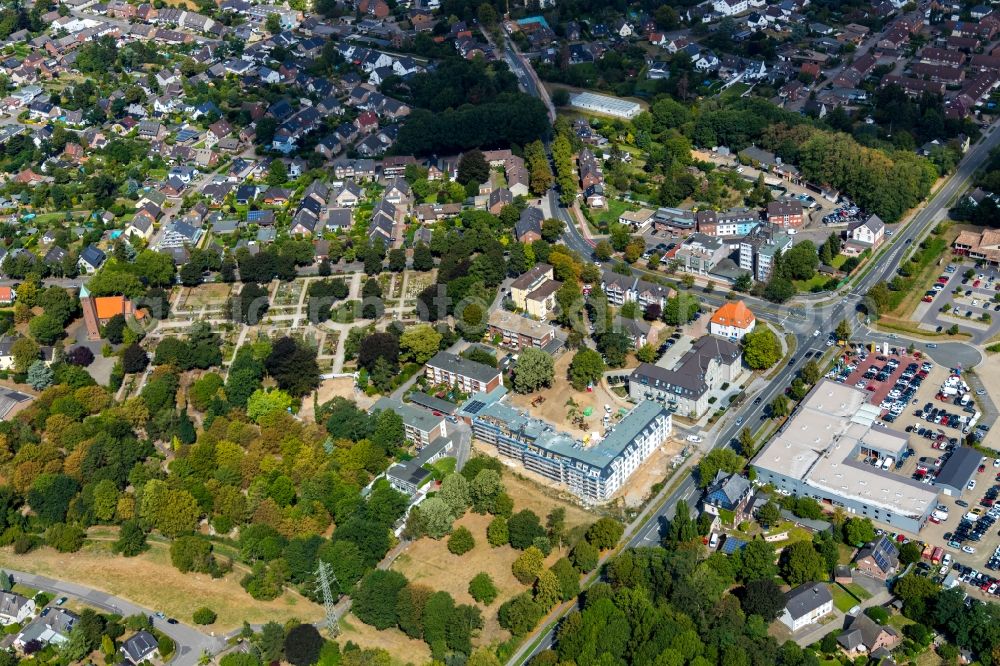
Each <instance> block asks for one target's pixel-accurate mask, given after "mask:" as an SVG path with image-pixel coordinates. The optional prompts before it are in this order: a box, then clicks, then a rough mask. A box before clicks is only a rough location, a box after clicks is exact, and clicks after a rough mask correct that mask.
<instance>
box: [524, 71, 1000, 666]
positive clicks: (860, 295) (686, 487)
mask: <svg viewBox="0 0 1000 666" xmlns="http://www.w3.org/2000/svg"><path fill="white" fill-rule="evenodd" d="M515 74H517V72H515ZM518 78H519V79H521V78H522V77H521V76H518ZM522 85H523V84H522ZM524 87H525V88H526V90H527V91H528V92H532V90H533V86H531V87H529V86H527V85H525V86H524ZM998 144H1000V132H998V131H996V128H995V126H992V127H990V128H989V129H988V131H987V133H986V135H985V137H984V138H983V139H982V140H981V141H980V142H979V143H977V144H976V145H975V146H973V147H971V148H970V150H969V152H968V153H966V155H965V156H964V157H963V159H962V161H961V162H960V163H959V164H958V167H957V168H956V171H955V173H954V174H953V175H952V177H951V178H949V179H948V181H947V182H946V183H945V184H944V185H943V186H942V187H941V188H940V189H939V190H938V191H937V192H936V193H935V194H934V195H933V196H932V197H931V198H930V200H929V201H928V202H927V204H926V205H925V206H924V207H923V208H922V209H921V210H920V211H918V212H917V214H916V215H915V216H914V217H913V219H911V220H910V222H909V223H908V224H907V225H906V226H905V227H903V229H902V230H901V231H900V232H899V233H897V234H896V236H895V237H894V238H893V240H892V242H891V245H890V246H889V248H890V249H889V250H888V251H886V252H885V253H884V254H883V255H882V256H881V257H880V258H879V260H878V265H877V267H876V268H874V269H872V270H870V271H869V272H868V273H867V274H866V275H865V276H864V277H863V278H861V279H860V280H859V281H858V282H857V283H855V284H853V285H852V286H851V288H850V290H849V291H848V292H847V293H845V294H842V295H841V296H840V297H839V298H835V299H833V300H829V301H826V302H819V303H813V302H807V303H804V304H795V303H793V304H791V305H788V306H773V305H770V304H768V305H764V303H763V302H760V301H758V300H757V299H752V298H747V299H746V300H748V301H749V302H751V307H752V308H753V309H754V311H755V313H757V315H758V317H760V318H761V319H764V320H766V321H769V322H772V323H775V324H776V325H777V327H779V330H783V331H785V332H786V333H791V334H792V335H793V336H794V342H795V352H793V355H792V357H791V359H790V360H789V361H787V362H786V365H785V366H784V367H783V368H782V369H781V370H780V372H778V373H777V375H776V376H775V377H774V378H773V380H772V381H771V382H770V383H769V384H768V385H767V388H765V389H764V390H763V391H762V392H760V393H758V394H757V395H756V396H748V399H747V401H746V402H745V403H744V404H743V405H742V406H741V407H739V408H737V409H735V410H732V412H731V413H730V414H728V415H727V416H726V417H724V418H723V420H722V421H720V426H717V427H721V430H719V432H718V433H717V434H716V435H715V437H714V438H710V439H709V442H710V446H711V448H718V447H722V446H727V445H729V444H731V443H733V442H734V440H735V438H736V437H737V435H738V433H739V431H740V429H741V428H743V427H744V426H746V427H750V428H751V430H752V431H754V432H756V431H757V429H758V428H759V426H760V425H761V422H762V420H764V419H766V415H765V410H766V409H767V406H768V404H769V403H770V402H771V400H772V399H773V398H774V396H775V395H777V394H778V393H779V392H781V391H783V390H784V388H785V387H786V386H787V385H788V384H789V383H790V382H791V380H792V379H793V378H794V376H795V374H796V373H797V372H798V370H799V369H800V367H801V366H802V365H803V364H804V363H805V362H806V361H807V359H806V356H805V352H806V351H808V350H812V351H814V352H816V351H818V352H823V351H825V350H826V349H827V348H826V338H827V335H828V333H829V332H831V331H833V329H834V328H836V326H837V323H838V322H840V321H841V320H845V319H846V320H847V321H848V322H849V323H850V325H851V327H852V330H854V329H856V328H857V326H858V321H857V313H858V311H859V308H860V307H861V306H862V304H864V302H865V297H866V294H867V292H868V290H869V289H871V287H872V286H874V285H875V284H876V283H878V282H880V281H883V280H886V281H887V280H890V279H892V277H893V276H894V275H895V272H896V269H897V268H898V267H899V265H900V263H901V262H902V260H903V259H904V257H906V256H907V255H908V250H909V246H911V245H914V244H917V243H919V241H920V239H922V238H923V237H924V236H925V235H927V233H928V232H929V231H930V229H931V228H932V227H933V226H934V225H935V224H936V223H937V222H938V220H939V219H940V218H941V216H942V214H943V213H945V212H946V211H947V209H948V207H949V206H950V205H951V203H952V201H953V200H954V199H955V198H956V196H957V195H958V194H960V193H961V192H962V191H963V190H964V189H965V187H966V186H967V183H968V181H969V179H970V178H971V177H972V175H973V174H974V173H975V171H976V170H977V169H978V168H979V167H980V166H981V165H982V164H983V162H984V161H985V160H986V159H987V158H988V157H989V153H990V151H991V150H992V149H993V148H995V147H996V146H997V145H998ZM547 196H548V202H547V203H548V206H549V208H550V210H551V212H552V214H553V215H554V216H555V217H557V218H558V219H560V220H562V221H563V222H564V223H565V225H566V228H565V231H564V232H563V236H562V241H563V243H564V244H565V245H566V246H567V247H569V248H570V249H572V250H574V251H576V252H577V253H579V254H580V255H581V256H582V257H584V258H586V259H593V245H592V244H591V243H589V242H588V241H587V240H586V239H585V238H584V237H583V236H582V234H581V233H580V230H579V229H578V228H577V226H576V224H575V223H574V221H573V219H572V217H571V216H570V214H569V212H568V211H567V209H566V208H563V207H561V206H559V201H558V194H557V193H556V192H555V190H550V191H549V193H548V195H547ZM640 272H643V271H640ZM692 293H695V292H694V290H692ZM699 299H700V300H703V301H705V302H706V303H709V304H718V303H720V302H722V301H724V300H725V296H724V295H722V294H715V293H700V294H699ZM753 301H757V302H756V303H754V302H753ZM893 339H894V340H902V339H903V338H902V337H899V338H893ZM962 346H963V345H961V343H946V344H945V343H942V345H939V347H938V348H937V349H932V350H929V351H931V352H935V353H932V354H931V355H932V357H933V358H935V359H938V358H941V359H944V358H969V359H972V358H973V354H975V355H976V359H977V360H978V352H977V351H976V350H975V349H971V348H969V350H962V349H961V347H962ZM970 350H971V351H970ZM814 355H815V354H814ZM939 362H944V361H943V360H941V361H939ZM697 496H698V490H697V485H696V481H695V478H694V476H693V475H691V476H688V477H687V478H686V479H684V480H683V482H682V483H681V485H680V486H679V487H678V488H677V490H675V491H674V492H673V493H672V494H671V495H670V497H669V498H668V500H667V501H666V502H664V504H663V505H662V507H661V508H660V509H659V510H658V511H657V512H655V513H653V514H651V515H649V516H648V517H647V518H646V520H645V522H644V523H643V524H642V525H640V526H639V528H638V529H637V530H635V532H634V533H633V536H632V538H631V539H630V540H629V542H628V543H627V546H628V547H637V546H652V545H656V544H657V543H659V540H660V537H661V531H662V529H663V527H664V525H665V524H666V523H667V521H669V520H670V518H671V517H673V515H674V512H675V509H676V506H677V503H678V502H679V501H680V500H681V499H684V500H687V501H688V504H689V506H691V507H692V509H693V508H694V503H695V500H696V498H697ZM567 612H568V611H567ZM563 616H564V613H562V614H558V615H557V616H556V617H555V618H553V619H552V620H551V621H550V622H549V623H548V624H547V625H545V626H543V627H542V628H541V629H540V630H539V631H540V634H534V635H540V636H541V641H539V643H538V644H537V646H536V647H535V648H534V649H533V650H531V651H530V654H527V655H526V654H525V650H519V651H518V652H516V653H515V654H514V655H513V656H512V657H511V659H510V660H509V661H508V664H511V665H513V664H520V663H523V662H524V661H526V660H527V659H528V658H530V657H532V656H534V655H535V654H538V653H539V652H541V651H543V650H546V649H548V648H550V647H551V646H552V643H553V641H554V638H555V631H556V627H557V626H558V622H559V620H560V619H561V618H562V617H563Z"/></svg>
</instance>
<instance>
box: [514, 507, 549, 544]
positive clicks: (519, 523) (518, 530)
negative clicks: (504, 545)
mask: <svg viewBox="0 0 1000 666" xmlns="http://www.w3.org/2000/svg"><path fill="white" fill-rule="evenodd" d="M507 531H508V534H509V535H510V545H511V546H512V547H513V548H516V549H517V550H524V549H525V548H528V547H529V546H530V545H531V544H532V543H533V542H534V540H535V539H536V538H538V537H543V536H545V528H543V527H542V525H541V521H540V520H539V518H538V516H537V515H536V514H535V513H534V512H533V511H531V510H530V509H524V510H522V511H519V512H517V513H515V514H514V515H513V516H511V517H510V518H509V519H508V520H507Z"/></svg>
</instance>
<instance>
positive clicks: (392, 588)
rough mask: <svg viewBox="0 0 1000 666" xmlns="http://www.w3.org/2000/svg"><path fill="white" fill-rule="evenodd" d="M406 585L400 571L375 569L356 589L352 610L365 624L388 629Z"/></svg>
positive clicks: (394, 617) (394, 618)
mask: <svg viewBox="0 0 1000 666" xmlns="http://www.w3.org/2000/svg"><path fill="white" fill-rule="evenodd" d="M428 501H430V500H428ZM405 586H406V577H405V576H403V574H401V573H399V572H398V571H391V570H389V571H383V570H381V569H375V570H374V571H371V572H370V573H368V575H366V576H365V577H364V578H363V579H361V582H360V584H359V585H358V587H357V589H356V590H355V591H354V593H353V595H352V599H353V602H354V603H353V606H352V610H353V612H354V614H355V615H356V616H357V617H358V619H359V620H361V621H362V622H364V623H365V624H370V625H371V626H373V627H375V628H376V629H379V630H382V629H388V628H389V627H392V626H394V625H395V624H396V599H397V597H398V595H399V592H400V590H402V589H403V588H404V587H405Z"/></svg>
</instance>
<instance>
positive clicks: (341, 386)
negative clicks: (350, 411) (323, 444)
mask: <svg viewBox="0 0 1000 666" xmlns="http://www.w3.org/2000/svg"><path fill="white" fill-rule="evenodd" d="M317 392H318V396H317V397H318V400H317V402H318V404H320V405H322V404H325V403H327V402H330V401H331V400H333V399H334V398H336V397H338V396H339V397H341V398H347V399H348V400H353V401H354V402H356V403H358V407H359V408H361V409H368V408H369V407H371V406H372V405H373V404H375V398H373V397H371V396H367V395H365V394H364V393H363V392H361V391H358V390H356V389H355V386H354V380H353V379H351V378H350V377H337V378H336V379H324V380H323V383H321V384H320V385H319V389H317ZM300 415H301V416H302V418H304V419H308V420H310V421H312V420H315V418H316V416H315V413H314V411H313V398H312V396H311V395H307V396H306V397H305V398H303V400H302V411H301V412H300Z"/></svg>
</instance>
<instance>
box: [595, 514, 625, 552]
mask: <svg viewBox="0 0 1000 666" xmlns="http://www.w3.org/2000/svg"><path fill="white" fill-rule="evenodd" d="M624 531H625V528H624V527H623V526H622V524H621V523H619V522H618V521H617V520H615V519H614V518H608V517H604V518H600V519H598V521H597V522H596V523H594V524H593V525H591V526H590V527H589V528H587V533H586V535H585V538H586V539H587V541H588V542H590V544H591V545H592V546H594V547H595V548H597V549H598V550H609V549H611V548H614V547H615V546H616V545H618V540H619V539H621V538H622V533H623V532H624Z"/></svg>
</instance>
